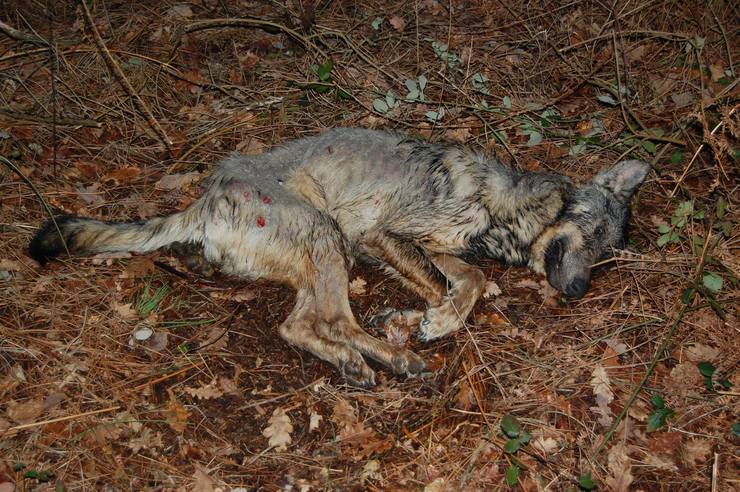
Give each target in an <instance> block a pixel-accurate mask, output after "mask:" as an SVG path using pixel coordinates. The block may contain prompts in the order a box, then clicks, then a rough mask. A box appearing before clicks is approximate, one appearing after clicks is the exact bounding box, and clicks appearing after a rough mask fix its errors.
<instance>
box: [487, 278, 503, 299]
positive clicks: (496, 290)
mask: <svg viewBox="0 0 740 492" xmlns="http://www.w3.org/2000/svg"><path fill="white" fill-rule="evenodd" d="M500 295H501V287H499V286H498V284H497V283H496V282H494V281H493V280H489V281H488V282H486V289H485V290H484V291H483V298H484V299H488V298H489V297H491V296H494V297H497V296H500Z"/></svg>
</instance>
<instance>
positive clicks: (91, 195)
mask: <svg viewBox="0 0 740 492" xmlns="http://www.w3.org/2000/svg"><path fill="white" fill-rule="evenodd" d="M77 197H78V198H79V199H80V200H82V201H83V202H85V204H86V205H89V206H91V207H97V206H99V205H102V204H103V203H104V202H105V200H103V197H102V195H101V194H100V183H93V184H91V185H90V186H82V185H79V184H78V185H77Z"/></svg>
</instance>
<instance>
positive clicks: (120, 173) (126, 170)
mask: <svg viewBox="0 0 740 492" xmlns="http://www.w3.org/2000/svg"><path fill="white" fill-rule="evenodd" d="M140 174H141V169H139V168H138V167H135V166H129V167H120V168H118V169H114V170H113V171H111V172H109V173H108V174H106V175H105V176H104V177H103V181H104V182H105V183H106V184H111V185H114V186H116V185H121V184H129V183H131V182H132V181H133V180H134V179H136V178H138V177H139V175H140Z"/></svg>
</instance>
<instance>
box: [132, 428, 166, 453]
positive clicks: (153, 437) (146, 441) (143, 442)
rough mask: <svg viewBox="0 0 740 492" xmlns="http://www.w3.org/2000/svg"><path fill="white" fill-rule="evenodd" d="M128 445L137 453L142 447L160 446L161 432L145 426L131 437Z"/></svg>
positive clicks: (152, 447)
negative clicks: (136, 434)
mask: <svg viewBox="0 0 740 492" xmlns="http://www.w3.org/2000/svg"><path fill="white" fill-rule="evenodd" d="M128 447H129V448H131V450H132V451H133V452H134V453H138V452H139V451H141V450H142V449H155V448H161V447H162V434H161V433H159V432H153V431H152V430H151V429H150V428H148V427H145V428H144V430H142V431H141V433H140V434H139V435H138V436H136V437H133V438H132V439H131V440H130V441H129V442H128Z"/></svg>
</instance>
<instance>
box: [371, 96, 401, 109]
mask: <svg viewBox="0 0 740 492" xmlns="http://www.w3.org/2000/svg"><path fill="white" fill-rule="evenodd" d="M400 105H401V101H399V100H398V99H396V96H395V94H393V91H388V93H386V95H385V97H384V98H382V99H380V98H378V99H375V100H373V109H375V111H377V112H378V113H382V114H385V113H387V112H388V111H390V110H391V109H394V108H397V107H398V106H400Z"/></svg>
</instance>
